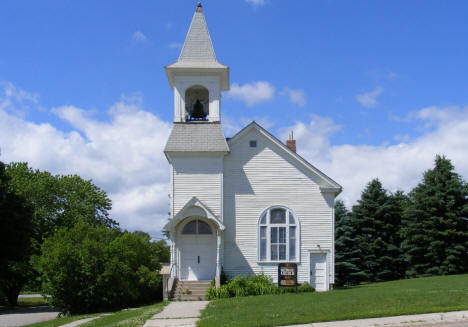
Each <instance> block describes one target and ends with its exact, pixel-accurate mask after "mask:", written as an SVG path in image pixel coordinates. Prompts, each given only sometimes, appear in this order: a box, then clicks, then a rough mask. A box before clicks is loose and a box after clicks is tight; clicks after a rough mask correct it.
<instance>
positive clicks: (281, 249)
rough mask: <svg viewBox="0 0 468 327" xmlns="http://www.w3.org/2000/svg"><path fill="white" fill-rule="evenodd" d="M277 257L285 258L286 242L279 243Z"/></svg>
mask: <svg viewBox="0 0 468 327" xmlns="http://www.w3.org/2000/svg"><path fill="white" fill-rule="evenodd" d="M279 259H280V260H286V244H280V245H279Z"/></svg>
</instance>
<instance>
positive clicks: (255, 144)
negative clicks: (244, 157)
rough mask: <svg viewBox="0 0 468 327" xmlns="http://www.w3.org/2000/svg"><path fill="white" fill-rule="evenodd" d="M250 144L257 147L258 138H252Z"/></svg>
mask: <svg viewBox="0 0 468 327" xmlns="http://www.w3.org/2000/svg"><path fill="white" fill-rule="evenodd" d="M249 145H250V147H251V148H256V147H257V141H256V140H251V141H250V142H249Z"/></svg>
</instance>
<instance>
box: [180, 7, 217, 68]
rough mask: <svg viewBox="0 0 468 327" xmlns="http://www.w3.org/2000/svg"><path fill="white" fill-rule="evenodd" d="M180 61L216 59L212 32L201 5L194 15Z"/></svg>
mask: <svg viewBox="0 0 468 327" xmlns="http://www.w3.org/2000/svg"><path fill="white" fill-rule="evenodd" d="M179 61H194V62H200V61H216V56H215V52H214V49H213V44H212V43H211V38H210V33H209V32H208V27H207V26H206V21H205V16H204V15H203V12H202V10H201V7H198V8H197V11H196V12H195V14H194V15H193V18H192V23H191V24H190V28H189V31H188V33H187V37H186V38H185V42H184V46H183V48H182V51H181V53H180V56H179Z"/></svg>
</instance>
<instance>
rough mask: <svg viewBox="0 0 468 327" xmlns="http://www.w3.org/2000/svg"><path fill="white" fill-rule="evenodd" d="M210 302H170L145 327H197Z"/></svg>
mask: <svg viewBox="0 0 468 327" xmlns="http://www.w3.org/2000/svg"><path fill="white" fill-rule="evenodd" d="M207 304H208V301H182V302H170V303H169V304H168V305H167V306H166V307H165V308H164V310H163V311H161V312H160V313H157V314H155V315H154V316H153V317H152V318H151V319H149V320H147V321H146V323H145V324H144V325H143V327H195V326H196V325H197V321H198V320H199V318H200V312H201V311H202V310H203V309H204V308H205V307H206V305H207Z"/></svg>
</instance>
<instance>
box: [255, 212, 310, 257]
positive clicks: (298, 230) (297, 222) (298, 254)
mask: <svg viewBox="0 0 468 327" xmlns="http://www.w3.org/2000/svg"><path fill="white" fill-rule="evenodd" d="M273 209H284V210H286V222H285V224H271V223H270V220H269V218H270V211H271V210H273ZM289 213H291V214H292V216H293V218H294V220H295V224H294V225H292V224H291V225H290V224H289ZM265 214H266V224H261V220H262V217H263V215H265ZM262 226H266V257H267V259H266V260H262V259H261V253H260V250H261V248H260V242H261V240H260V235H261V234H260V233H261V232H260V229H261V227H262ZM290 226H296V235H295V236H296V248H295V251H296V259H295V260H288V259H289V251H290V248H289V227H290ZM271 227H287V230H286V254H287V255H286V258H287V259H286V260H279V259H278V260H271ZM278 255H279V253H278ZM281 262H292V263H300V262H301V223H300V220H299V218H297V215H296V213H295V212H294V211H293V210H291V209H289V208H288V207H286V206H283V205H275V206H270V207H268V208H266V209H264V210H263V211H262V213H261V214H260V216H259V218H258V220H257V263H258V264H272V263H274V264H277V263H281Z"/></svg>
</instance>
